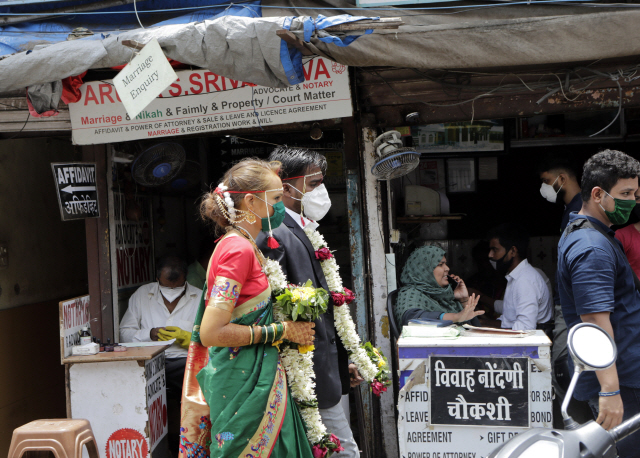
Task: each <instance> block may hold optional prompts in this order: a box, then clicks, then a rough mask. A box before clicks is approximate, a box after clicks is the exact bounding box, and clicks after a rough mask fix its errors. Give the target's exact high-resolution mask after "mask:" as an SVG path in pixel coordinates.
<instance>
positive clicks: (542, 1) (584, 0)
mask: <svg viewBox="0 0 640 458" xmlns="http://www.w3.org/2000/svg"><path fill="white" fill-rule="evenodd" d="M596 1H597V0H536V1H535V2H534V4H535V5H574V6H584V7H606V8H633V7H636V8H638V7H640V5H635V4H620V3H612V4H606V5H602V4H595V3H593V4H592V3H589V2H596ZM240 3H243V2H240ZM246 3H249V2H246ZM515 5H531V3H530V1H529V0H527V1H520V2H509V3H500V4H497V5H496V4H482V5H465V6H425V7H411V8H398V7H396V8H389V7H387V8H376V7H345V8H338V7H327V8H322V9H323V10H326V11H354V10H355V11H394V12H395V13H400V14H401V13H404V12H405V11H440V10H453V9H458V10H460V9H464V10H465V11H472V10H476V9H484V8H498V7H508V6H515ZM230 6H240V5H239V3H226V4H221V5H216V4H212V5H204V6H189V7H182V8H165V9H158V10H146V11H140V13H144V14H148V13H168V12H172V11H197V10H202V9H210V8H222V7H230ZM256 6H257V5H256ZM259 7H260V8H272V9H282V10H318V8H317V7H315V6H277V5H260V6H259ZM248 8H250V7H248ZM134 9H135V2H134ZM91 14H100V15H102V14H131V11H99V12H96V11H85V12H70V13H54V14H52V13H1V14H0V17H1V16H26V15H28V16H76V15H91Z"/></svg>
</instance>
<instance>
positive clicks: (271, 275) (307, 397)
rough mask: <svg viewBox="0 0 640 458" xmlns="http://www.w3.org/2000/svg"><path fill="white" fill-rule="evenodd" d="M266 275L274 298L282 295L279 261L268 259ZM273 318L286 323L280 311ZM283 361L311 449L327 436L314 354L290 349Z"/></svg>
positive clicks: (283, 354) (275, 310) (284, 351)
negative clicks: (315, 371)
mask: <svg viewBox="0 0 640 458" xmlns="http://www.w3.org/2000/svg"><path fill="white" fill-rule="evenodd" d="M264 273H265V274H266V276H267V279H268V280H269V286H271V292H272V294H273V295H274V296H277V295H279V293H280V292H281V291H284V289H285V288H286V287H287V279H286V277H285V275H284V272H282V267H281V266H280V263H278V261H274V260H273V259H269V258H266V263H265V266H264ZM273 315H274V319H275V321H285V320H286V317H285V316H284V314H283V313H282V311H281V310H280V308H279V307H274V308H273ZM280 359H281V361H282V365H283V367H284V369H285V371H286V372H287V381H288V383H289V387H290V389H291V396H293V399H294V400H295V401H296V403H297V404H298V407H299V410H300V416H301V417H302V420H303V421H304V423H305V425H306V426H307V438H308V439H309V442H311V444H312V445H314V444H318V443H320V442H322V440H323V439H324V437H325V436H326V435H327V428H326V427H325V426H324V424H323V423H322V418H321V417H320V411H319V410H318V407H317V396H316V391H315V387H316V382H315V373H314V372H313V351H309V352H307V353H300V352H299V351H298V349H296V348H291V347H288V346H287V347H283V348H282V350H281V351H280ZM313 405H315V406H313Z"/></svg>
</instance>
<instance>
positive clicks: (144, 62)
mask: <svg viewBox="0 0 640 458" xmlns="http://www.w3.org/2000/svg"><path fill="white" fill-rule="evenodd" d="M177 79H178V77H177V76H176V72H174V71H173V68H171V64H169V62H168V61H167V58H166V57H165V55H164V52H163V51H162V48H161V47H160V44H159V43H158V40H156V39H155V38H154V39H153V40H151V41H150V42H149V43H147V44H146V45H145V47H144V48H142V51H140V52H139V53H138V55H136V57H134V58H133V59H132V60H131V62H129V63H128V64H127V65H125V67H124V68H123V69H122V70H121V71H120V73H118V74H117V75H116V77H115V78H114V79H113V86H114V87H115V88H116V90H117V91H118V94H119V95H120V97H121V99H122V104H123V105H124V108H125V109H126V110H127V114H128V115H129V117H131V118H135V117H136V116H138V113H140V112H141V111H142V110H144V109H145V108H146V107H147V105H149V104H150V103H151V102H153V100H154V99H155V98H156V97H157V96H158V94H160V93H161V92H162V91H164V90H165V89H166V88H167V86H169V85H170V84H171V83H173V82H174V81H175V80H177Z"/></svg>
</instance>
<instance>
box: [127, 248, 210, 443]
mask: <svg viewBox="0 0 640 458" xmlns="http://www.w3.org/2000/svg"><path fill="white" fill-rule="evenodd" d="M186 276H187V263H186V262H184V261H183V260H182V259H180V258H177V257H173V256H168V257H164V258H162V259H160V261H158V264H157V268H156V280H157V281H155V282H153V283H149V284H146V285H142V286H141V287H140V288H138V290H137V291H136V292H135V293H133V295H132V296H131V297H130V298H129V308H128V309H127V311H126V313H125V314H124V317H122V321H121V322H120V341H121V342H151V341H158V340H161V341H162V340H170V339H176V341H175V342H174V343H173V345H171V346H170V347H168V348H167V350H166V351H165V357H166V358H165V372H166V377H167V408H168V410H169V412H168V414H169V447H170V449H171V450H177V449H178V440H179V430H180V399H181V396H182V381H183V379H184V370H185V365H186V362H187V349H188V348H189V342H190V341H191V330H192V329H193V322H194V321H195V318H196V312H197V311H198V304H199V301H200V296H201V294H202V290H200V289H198V288H196V287H195V286H192V285H190V284H189V282H187V281H186Z"/></svg>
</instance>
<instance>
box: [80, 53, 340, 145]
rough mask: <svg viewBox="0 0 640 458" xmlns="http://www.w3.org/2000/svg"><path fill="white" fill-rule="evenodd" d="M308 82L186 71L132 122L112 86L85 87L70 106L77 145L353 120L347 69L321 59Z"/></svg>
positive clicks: (307, 69)
mask: <svg viewBox="0 0 640 458" xmlns="http://www.w3.org/2000/svg"><path fill="white" fill-rule="evenodd" d="M304 74H305V82H304V83H302V84H298V85H295V86H291V87H288V88H284V89H276V88H269V87H262V86H255V85H253V84H251V83H243V82H241V81H235V80H232V79H229V78H226V77H224V76H219V75H216V74H215V73H213V72H210V71H206V70H193V71H191V70H185V71H180V72H178V73H177V75H178V79H177V80H176V81H175V82H174V83H173V84H171V85H170V86H169V87H168V88H167V89H166V90H165V91H163V92H162V93H161V94H160V95H159V96H158V97H157V98H156V99H155V100H153V101H152V102H151V103H150V104H149V106H147V107H146V108H145V109H144V110H142V111H141V112H140V114H138V115H137V116H136V117H135V118H134V119H131V118H130V117H129V116H128V115H127V112H126V110H125V108H124V105H123V104H122V102H121V101H120V98H119V96H118V94H117V92H116V90H115V88H114V87H113V85H112V84H111V83H110V82H109V81H93V82H90V83H85V84H83V85H82V87H81V92H82V97H81V99H80V101H78V102H77V103H71V104H69V112H70V115H71V127H72V130H73V143H75V144H77V145H90V144H96V143H110V142H113V143H115V142H122V141H127V140H137V139H143V138H154V137H168V136H175V135H185V134H195V133H202V132H215V131H222V130H235V129H242V128H250V127H258V126H273V125H279V124H288V123H293V122H304V121H315V120H320V119H330V118H344V117H349V116H351V115H352V107H351V92H350V90H349V75H348V71H347V67H346V66H344V65H342V64H338V63H335V62H331V61H330V60H327V59H323V58H321V57H318V58H315V59H311V60H309V61H308V62H307V63H306V64H305V65H304Z"/></svg>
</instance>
